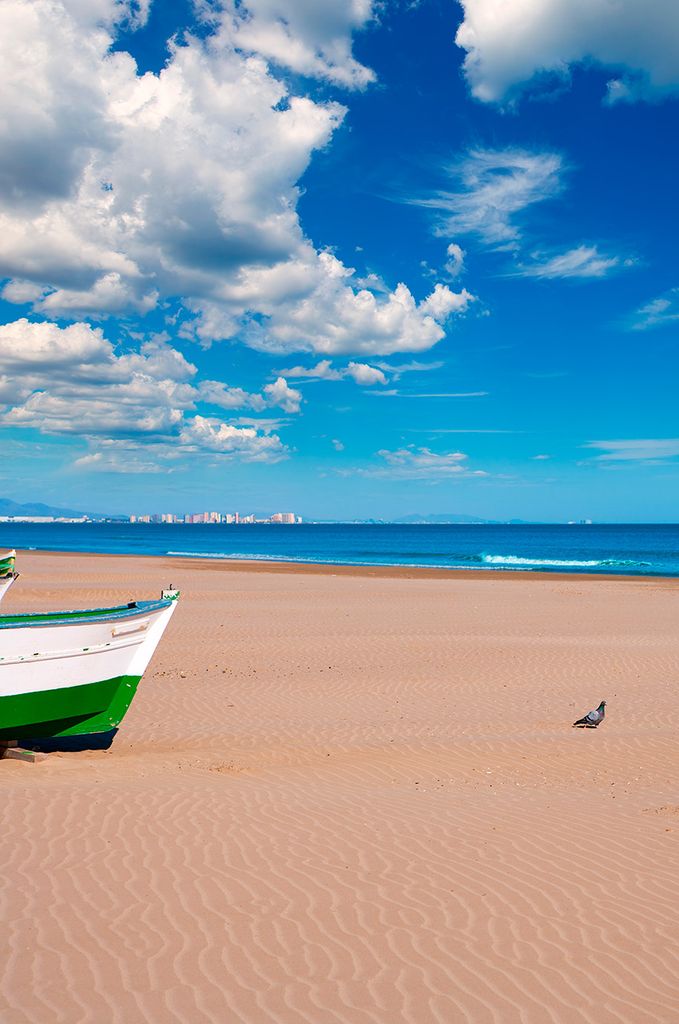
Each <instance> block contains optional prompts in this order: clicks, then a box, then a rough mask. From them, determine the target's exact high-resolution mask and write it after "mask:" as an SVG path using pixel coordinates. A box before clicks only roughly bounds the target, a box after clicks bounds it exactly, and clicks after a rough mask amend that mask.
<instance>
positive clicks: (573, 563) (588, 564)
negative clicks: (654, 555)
mask: <svg viewBox="0 0 679 1024" xmlns="http://www.w3.org/2000/svg"><path fill="white" fill-rule="evenodd" d="M481 561H482V562H483V563H484V565H528V566H535V565H546V566H554V567H556V568H558V569H597V568H602V567H607V568H614V567H615V566H618V567H625V566H627V567H629V568H631V567H632V566H634V565H636V566H644V565H648V564H649V563H648V562H635V561H633V560H632V559H615V558H589V559H577V558H523V557H521V556H520V555H482V556H481Z"/></svg>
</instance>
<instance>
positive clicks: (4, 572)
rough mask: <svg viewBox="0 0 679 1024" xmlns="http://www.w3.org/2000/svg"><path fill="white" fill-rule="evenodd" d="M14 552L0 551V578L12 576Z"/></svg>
mask: <svg viewBox="0 0 679 1024" xmlns="http://www.w3.org/2000/svg"><path fill="white" fill-rule="evenodd" d="M16 557H17V553H16V551H14V550H12V551H0V576H12V574H13V573H14V563H15V562H16Z"/></svg>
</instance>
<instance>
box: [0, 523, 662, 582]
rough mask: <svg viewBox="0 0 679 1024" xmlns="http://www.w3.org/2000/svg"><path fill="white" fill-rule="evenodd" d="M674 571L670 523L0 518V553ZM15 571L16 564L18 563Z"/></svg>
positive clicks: (571, 570)
mask: <svg viewBox="0 0 679 1024" xmlns="http://www.w3.org/2000/svg"><path fill="white" fill-rule="evenodd" d="M13 547H15V548H23V549H29V550H35V551H89V552H101V553H106V554H125V555H155V556H166V555H171V556H173V557H176V558H186V559H187V560H190V559H192V558H214V559H216V560H225V561H228V560H235V559H257V560H263V561H267V560H270V561H282V562H303V563H322V564H330V565H399V566H426V567H431V568H439V569H475V570H479V569H483V570H485V571H488V572H494V571H498V570H504V571H506V570H512V571H515V572H553V573H559V572H561V573H595V574H609V575H632V576H679V525H677V524H670V525H658V524H653V525H643V524H632V525H624V524H610V525H598V524H593V525H568V526H567V525H532V524H521V525H490V524H483V525H478V526H477V525H407V526H406V525H395V524H393V525H392V524H389V525H387V524H344V523H343V524H325V523H324V524H320V523H319V524H311V523H310V524H298V525H294V526H292V525H290V526H284V525H268V524H262V525H258V524H241V525H211V526H202V525H188V524H187V525H179V524H172V525H170V524H166V525H153V524H145V523H144V524H142V523H139V524H136V523H135V524H129V523H49V524H37V523H0V549H4V548H13ZM19 568H20V566H19Z"/></svg>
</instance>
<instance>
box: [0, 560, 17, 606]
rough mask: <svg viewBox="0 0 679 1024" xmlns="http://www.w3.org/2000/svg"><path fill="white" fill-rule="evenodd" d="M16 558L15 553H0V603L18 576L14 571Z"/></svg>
mask: <svg viewBox="0 0 679 1024" xmlns="http://www.w3.org/2000/svg"><path fill="white" fill-rule="evenodd" d="M16 556H17V553H16V551H2V552H0V601H2V599H3V597H4V596H5V594H6V593H7V591H8V590H9V588H10V587H11V586H12V584H13V583H14V581H15V579H16V578H17V576H18V575H19V573H18V572H15V571H14V563H15V561H16Z"/></svg>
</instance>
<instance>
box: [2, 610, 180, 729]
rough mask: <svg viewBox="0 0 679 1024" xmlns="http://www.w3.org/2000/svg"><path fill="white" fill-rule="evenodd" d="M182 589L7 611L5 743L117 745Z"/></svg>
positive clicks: (4, 640) (4, 631)
mask: <svg viewBox="0 0 679 1024" xmlns="http://www.w3.org/2000/svg"><path fill="white" fill-rule="evenodd" d="M178 597H179V591H177V590H164V591H163V593H162V595H161V597H160V600H158V601H134V602H131V603H130V604H128V605H121V606H119V607H115V608H95V609H89V610H85V611H73V612H45V613H42V614H30V615H3V616H0V743H2V742H3V741H4V742H7V741H17V742H18V743H19V744H21V745H22V746H33V747H39V748H43V749H84V748H87V747H97V748H105V747H108V746H110V744H111V741H112V740H113V737H114V736H115V734H116V732H117V730H118V726H119V725H120V722H121V721H122V719H123V717H124V715H125V713H126V712H127V709H128V708H129V706H130V704H131V702H132V698H133V697H134V695H135V693H136V690H137V686H138V684H139V681H140V679H141V677H142V675H143V674H144V672H145V670H146V668H147V666H148V664H149V661H150V660H151V657H152V655H153V652H154V651H155V649H156V647H157V646H158V643H159V641H160V638H161V637H162V635H163V633H164V631H165V627H166V626H167V624H168V622H169V621H170V619H171V617H172V614H173V613H174V610H175V608H176V606H177V599H178Z"/></svg>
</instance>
